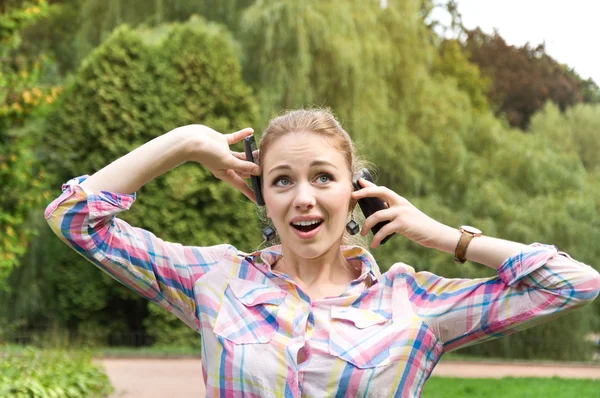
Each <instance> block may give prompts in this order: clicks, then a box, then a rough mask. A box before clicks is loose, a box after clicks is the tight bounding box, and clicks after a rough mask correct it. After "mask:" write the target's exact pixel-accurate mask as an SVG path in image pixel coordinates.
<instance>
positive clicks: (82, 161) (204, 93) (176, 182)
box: [0, 18, 260, 342]
mask: <svg viewBox="0 0 600 398" xmlns="http://www.w3.org/2000/svg"><path fill="white" fill-rule="evenodd" d="M233 48H234V43H233V40H232V39H231V37H230V35H229V34H228V33H227V31H226V30H225V29H223V28H222V27H218V26H215V25H212V24H207V23H206V22H205V21H204V20H202V19H199V18H195V19H192V20H191V21H189V22H188V23H186V24H183V25H180V24H176V25H168V26H160V27H157V28H156V29H155V30H143V31H133V30H131V29H130V28H127V27H122V28H120V29H118V30H117V31H115V32H114V33H113V35H111V37H109V38H108V39H107V40H106V41H105V42H104V43H103V44H102V45H101V46H100V47H98V48H97V49H96V50H94V51H93V52H92V53H91V54H90V56H89V57H88V58H87V59H86V60H85V62H84V63H83V64H82V66H81V67H80V68H79V69H78V71H77V73H76V75H75V76H74V78H73V80H72V82H71V84H70V85H69V86H68V87H67V88H66V89H65V91H64V93H63V94H62V95H61V97H60V100H59V101H58V103H57V105H56V107H55V108H54V109H53V111H52V112H51V113H50V114H49V115H48V116H47V119H46V121H45V123H44V127H43V132H44V136H45V137H46V139H45V141H44V148H45V150H44V153H45V154H46V157H45V158H44V160H45V161H46V162H47V163H48V164H49V165H51V171H52V176H55V177H54V179H55V180H54V181H53V184H54V185H55V186H56V187H60V184H61V183H62V182H64V181H66V180H67V179H69V178H71V177H74V176H76V175H81V174H92V173H93V172H95V171H96V170H98V169H100V168H101V167H103V166H104V165H106V164H107V163H109V162H110V161H112V160H114V159H116V158H118V157H119V156H122V155H123V154H125V153H126V152H129V151H131V150H133V149H134V148H135V147H137V146H139V145H141V144H142V143H144V142H147V141H149V140H150V139H152V138H154V137H156V136H158V135H161V134H164V133H165V132H167V131H169V130H171V129H172V128H175V127H177V126H180V125H185V124H191V123H202V124H206V125H209V126H211V127H213V128H215V129H217V130H220V131H224V132H225V131H232V130H234V129H239V128H240V126H249V125H252V121H253V120H254V119H255V114H256V106H255V104H254V102H253V100H252V98H251V96H250V90H249V88H248V87H247V86H246V85H245V84H244V83H243V82H242V80H241V76H240V66H239V62H238V61H237V59H236V58H235V56H234V50H233ZM56 195H57V194H56ZM138 195H139V196H138V203H136V205H135V206H134V207H133V208H132V209H131V210H130V211H128V212H126V213H125V214H123V218H124V219H125V220H127V221H128V222H130V223H131V224H133V225H135V226H139V227H142V228H145V229H147V230H150V231H152V232H154V233H155V234H157V235H158V236H160V237H161V238H163V239H165V240H169V241H177V242H180V243H182V244H189V245H201V246H208V245H212V244H217V243H221V242H223V241H226V242H229V243H232V244H234V245H235V246H237V247H239V248H240V249H242V250H250V249H252V248H254V247H256V245H257V244H258V242H259V237H260V230H259V228H258V225H257V223H256V221H255V217H254V216H253V214H254V211H253V205H252V204H251V203H250V202H249V201H248V200H246V199H244V198H243V197H242V195H240V194H239V193H238V192H237V191H236V190H235V189H233V188H230V187H229V186H228V185H226V184H223V183H222V182H220V181H219V180H216V179H215V178H214V177H213V176H212V175H211V174H210V172H208V171H207V170H205V169H204V168H202V167H200V166H199V165H197V164H191V163H188V164H184V165H182V166H180V167H178V168H177V169H175V170H172V171H170V172H169V173H167V174H165V175H164V176H161V177H160V178H158V179H156V180H154V181H153V182H152V183H150V184H147V185H146V186H144V187H143V188H142V189H140V191H139V192H138ZM41 238H43V239H44V242H41V241H40V243H39V245H38V246H39V247H38V249H37V250H36V251H35V252H32V253H30V254H29V255H30V258H29V260H30V261H28V265H27V269H23V270H21V272H20V273H14V274H13V275H11V277H12V278H13V281H14V289H12V295H9V296H5V297H3V298H2V299H0V301H2V302H4V303H12V304H13V305H14V304H15V303H17V302H23V295H24V293H26V292H32V291H33V289H34V286H37V287H38V290H37V295H36V297H40V298H44V297H46V300H47V301H46V302H45V303H42V304H38V305H35V303H34V304H33V305H32V306H30V307H29V308H24V309H23V311H21V314H22V315H23V318H24V319H23V318H22V319H21V320H22V321H23V322H22V323H24V325H25V326H29V327H33V326H34V325H39V326H40V327H41V325H44V324H45V323H53V322H58V323H59V324H60V325H62V326H66V327H68V328H69V329H70V330H72V331H74V332H77V331H79V332H80V333H84V332H87V331H89V330H92V329H94V330H96V332H97V333H99V337H98V340H100V341H102V340H103V339H104V340H103V341H104V342H107V339H108V335H109V332H110V331H111V330H110V329H109V328H113V329H112V331H113V332H114V331H120V332H126V331H132V330H136V331H137V330H140V329H143V326H144V323H143V319H144V318H146V316H147V314H148V310H147V307H146V304H145V302H143V301H141V299H133V293H131V292H129V290H127V289H125V288H124V287H122V286H120V285H119V284H117V283H116V282H115V281H113V280H110V278H109V277H107V276H104V275H103V276H100V271H99V270H97V269H95V267H93V266H92V265H91V264H89V263H88V262H87V261H85V260H84V259H82V258H80V256H78V255H77V254H76V253H75V252H74V251H71V250H67V251H66V252H65V247H64V244H62V242H60V241H58V240H57V239H56V238H55V237H51V236H43V237H41ZM38 259H41V260H42V261H36V260H38ZM84 292H85V293H84ZM52 295H55V296H54V297H55V298H54V297H53V296H52ZM19 297H20V298H19ZM41 301H42V302H43V301H44V300H41ZM140 303H143V305H140ZM48 308H50V309H51V310H52V311H50V312H45V311H44V310H46V309H48ZM9 311H10V310H9ZM5 312H6V311H5ZM151 312H152V314H154V312H155V311H151ZM13 318H14V317H13ZM172 318H173V317H171V318H167V321H168V322H170V323H173V322H172ZM14 320H15V321H18V319H14ZM146 325H149V324H148V323H146ZM179 325H180V329H185V328H187V326H185V325H183V324H182V323H180V322H179ZM148 327H149V328H150V327H151V325H150V326H148ZM153 327H154V328H155V329H154V334H155V335H156V334H157V333H158V332H160V330H159V329H158V327H159V325H158V324H157V325H154V326H153ZM178 333H179V332H178ZM186 333H187V332H181V334H182V335H186V336H190V338H191V337H193V333H188V334H186Z"/></svg>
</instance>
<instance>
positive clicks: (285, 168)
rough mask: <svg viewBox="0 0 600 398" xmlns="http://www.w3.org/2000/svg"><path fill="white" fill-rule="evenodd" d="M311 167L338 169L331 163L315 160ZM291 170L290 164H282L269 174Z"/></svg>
mask: <svg viewBox="0 0 600 398" xmlns="http://www.w3.org/2000/svg"><path fill="white" fill-rule="evenodd" d="M308 166H309V167H315V166H331V167H333V168H334V169H337V167H336V165H334V164H333V163H331V162H328V161H326V160H313V161H312V162H310V164H309V165H308ZM282 169H283V170H291V169H292V166H290V165H289V164H280V165H279V166H275V167H273V168H272V169H271V170H269V172H268V173H267V175H268V174H271V173H272V172H274V171H277V170H282Z"/></svg>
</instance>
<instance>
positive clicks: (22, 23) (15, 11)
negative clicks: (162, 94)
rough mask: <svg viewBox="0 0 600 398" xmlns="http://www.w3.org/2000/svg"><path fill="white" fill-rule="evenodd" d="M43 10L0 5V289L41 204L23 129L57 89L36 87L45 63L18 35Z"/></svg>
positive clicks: (30, 4) (38, 176)
mask: <svg viewBox="0 0 600 398" xmlns="http://www.w3.org/2000/svg"><path fill="white" fill-rule="evenodd" d="M47 7H48V5H47V2H46V1H44V0H38V1H9V2H4V3H2V4H1V5H0V285H1V284H2V280H3V279H4V277H5V276H6V275H7V273H8V272H9V271H10V270H11V269H12V268H13V267H14V266H16V265H18V264H19V256H21V255H22V254H23V253H24V252H25V250H26V248H27V244H28V242H29V240H30V239H31V237H32V236H33V234H34V231H33V230H32V229H30V228H27V226H26V220H27V215H28V213H29V212H30V211H31V209H32V208H35V207H36V206H39V205H40V204H41V203H42V201H43V200H44V190H43V188H42V184H41V180H42V178H43V176H44V174H43V172H42V171H41V170H40V165H39V163H37V161H36V159H35V156H34V152H33V151H32V150H31V149H30V148H31V145H32V144H33V143H34V142H35V138H34V137H32V136H31V134H30V133H31V132H30V131H28V130H26V129H24V128H23V125H24V124H25V121H26V120H27V119H28V118H29V117H30V116H31V115H32V114H33V113H34V112H36V111H38V110H39V109H40V108H41V107H43V106H44V105H47V104H48V103H51V102H52V101H53V100H54V98H55V97H56V95H57V94H58V90H57V89H56V88H44V87H40V86H39V85H38V79H39V75H40V73H41V71H42V68H43V66H44V58H43V57H39V58H36V59H29V58H27V57H24V56H22V55H21V54H20V53H19V49H20V45H21V36H20V31H21V30H22V29H24V28H25V27H26V26H28V25H30V24H32V23H34V22H35V21H37V20H39V19H40V18H43V17H44V16H45V15H46V13H47ZM46 198H48V196H46Z"/></svg>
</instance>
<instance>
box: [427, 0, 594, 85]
mask: <svg viewBox="0 0 600 398" xmlns="http://www.w3.org/2000/svg"><path fill="white" fill-rule="evenodd" d="M457 3H458V11H459V12H460V13H461V14H462V18H463V24H464V25H465V26H466V27H467V28H468V29H473V28H475V27H477V26H479V27H481V29H482V30H483V31H484V32H486V33H492V32H493V30H494V28H496V29H497V30H498V32H499V33H500V36H502V37H503V38H504V40H506V42H507V43H508V44H512V45H515V46H521V45H523V44H525V43H526V42H529V43H530V44H532V45H533V46H535V45H537V44H539V43H542V42H544V41H545V42H546V52H547V53H548V54H549V55H550V56H551V57H552V58H554V59H556V60H557V61H559V62H561V63H563V64H566V65H568V66H570V67H572V68H575V71H576V72H577V73H578V74H579V75H580V76H581V77H583V78H584V79H587V78H588V77H591V78H592V79H594V81H595V82H596V83H597V84H599V85H600V0H570V1H565V0H546V1H542V0H457ZM438 19H440V20H441V21H443V22H444V23H445V22H446V20H444V19H442V18H441V17H440V18H438Z"/></svg>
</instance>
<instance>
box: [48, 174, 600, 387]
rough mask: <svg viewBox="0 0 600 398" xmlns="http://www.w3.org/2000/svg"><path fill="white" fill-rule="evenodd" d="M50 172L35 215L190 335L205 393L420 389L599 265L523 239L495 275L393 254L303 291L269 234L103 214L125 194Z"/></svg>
mask: <svg viewBox="0 0 600 398" xmlns="http://www.w3.org/2000/svg"><path fill="white" fill-rule="evenodd" d="M85 178H86V176H82V177H78V178H76V179H73V180H70V181H69V182H67V183H66V184H64V185H63V194H62V195H61V196H60V197H58V198H57V199H56V200H54V201H53V202H52V203H51V204H50V205H48V207H47V209H46V212H45V216H46V218H47V220H48V223H49V224H50V227H51V228H52V229H53V230H54V232H55V233H56V234H57V235H58V236H59V237H60V238H61V239H62V240H63V241H64V242H65V243H67V244H68V245H69V246H71V247H72V248H73V249H74V250H75V251H77V252H78V253H79V254H81V255H82V256H84V257H85V258H86V259H88V260H89V261H90V262H92V263H93V264H94V265H96V266H97V267H98V268H100V269H101V270H103V271H104V272H106V273H108V274H109V275H111V276H112V277H113V278H115V279H117V280H118V281H119V282H121V283H123V284H124V285H126V286H128V287H129V288H131V289H133V290H134V291H136V292H138V293H139V294H141V295H143V296H144V297H146V298H147V299H149V300H151V301H153V302H155V303H157V304H159V305H160V306H161V307H163V308H165V309H166V310H167V311H169V312H171V313H173V314H175V315H176V316H177V317H179V318H180V319H181V320H182V321H183V322H185V323H186V324H187V325H188V326H190V327H191V328H193V329H195V330H196V331H198V333H200V334H201V335H202V358H203V361H202V366H203V377H204V382H205V384H206V391H207V396H210V397H242V396H244V397H261V398H265V397H301V396H302V397H317V398H322V397H330V396H331V397H333V396H335V397H353V398H354V397H392V396H394V397H419V396H420V393H421V390H422V388H423V385H424V383H425V381H426V380H427V378H428V377H429V376H430V374H431V372H432V370H433V368H434V367H435V365H436V363H437V362H438V361H439V360H440V357H441V355H442V354H443V353H445V352H448V351H451V350H455V349H458V348H461V347H465V346H467V345H472V344H476V343H480V342H483V341H487V340H490V339H493V338H497V337H500V336H504V335H507V334H510V333H513V332H515V331H518V330H522V329H525V328H528V327H530V326H533V325H536V324H539V323H542V322H546V321H548V320H550V319H553V318H555V317H557V316H559V315H562V314H566V313H568V312H569V311H571V310H574V309H576V308H578V307H581V306H582V305H584V304H586V303H589V302H591V301H592V300H593V299H594V298H595V297H596V296H597V295H598V292H599V290H600V275H599V274H598V272H597V271H595V270H594V269H592V268H591V267H590V266H588V265H585V264H582V263H579V262H577V261H575V260H573V259H571V258H570V257H569V256H568V255H566V254H564V253H561V252H558V251H557V250H556V248H555V247H554V246H546V245H540V244H534V245H531V246H528V249H527V250H525V251H523V252H521V253H519V254H518V255H515V256H513V257H511V258H509V259H507V260H506V261H505V262H504V264H503V265H502V266H501V267H500V268H499V269H498V276H496V277H491V278H479V279H447V278H443V277H440V276H437V275H434V274H432V273H430V272H415V270H414V269H413V268H412V267H410V266H408V265H406V264H403V263H397V264H394V265H393V266H392V267H391V269H390V270H389V271H388V272H386V273H384V274H381V273H380V271H379V268H378V266H377V264H376V262H375V260H374V258H373V257H372V256H371V254H370V253H369V252H368V251H366V250H364V249H362V248H360V247H346V246H344V247H342V248H341V251H342V253H343V255H344V257H345V258H346V260H347V261H348V263H349V264H351V265H352V266H354V267H355V268H356V269H357V270H360V271H361V275H360V277H359V278H358V279H356V280H354V281H352V283H350V284H349V285H348V287H347V290H346V291H345V292H344V293H343V294H341V295H340V296H338V297H329V298H324V299H320V300H314V301H312V300H311V299H310V298H309V297H308V296H307V295H306V294H305V293H303V292H302V290H301V289H300V288H299V287H298V286H297V285H296V284H295V283H294V281H293V280H292V279H291V278H289V277H288V276H286V275H285V274H282V273H278V272H276V271H274V270H273V269H272V268H271V267H272V265H273V264H274V263H275V262H276V261H277V259H278V258H279V257H280V256H281V247H279V246H274V247H269V248H267V249H265V250H262V251H259V252H255V253H251V254H246V253H242V252H240V251H238V250H236V249H235V248H234V247H232V246H231V245H226V244H223V245H217V246H212V247H193V246H182V245H181V244H177V243H170V242H165V241H163V240H161V239H159V238H157V237H156V236H155V235H153V234H152V233H150V232H148V231H145V230H143V229H140V228H135V227H132V226H130V225H129V224H127V223H126V222H124V221H123V220H120V219H118V218H116V217H115V214H117V213H118V212H120V211H124V210H127V209H128V208H129V207H130V206H131V205H132V204H133V202H134V201H135V194H133V195H124V194H116V193H111V192H104V191H103V192H86V191H85V190H84V189H83V188H82V187H81V186H80V185H79V184H80V183H81V182H82V181H83V180H85Z"/></svg>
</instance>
